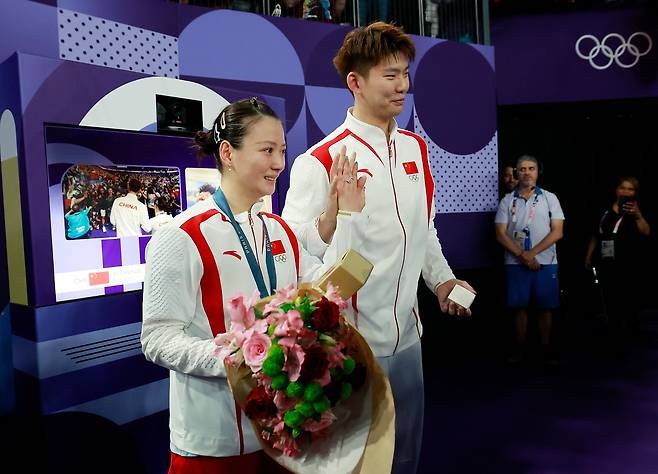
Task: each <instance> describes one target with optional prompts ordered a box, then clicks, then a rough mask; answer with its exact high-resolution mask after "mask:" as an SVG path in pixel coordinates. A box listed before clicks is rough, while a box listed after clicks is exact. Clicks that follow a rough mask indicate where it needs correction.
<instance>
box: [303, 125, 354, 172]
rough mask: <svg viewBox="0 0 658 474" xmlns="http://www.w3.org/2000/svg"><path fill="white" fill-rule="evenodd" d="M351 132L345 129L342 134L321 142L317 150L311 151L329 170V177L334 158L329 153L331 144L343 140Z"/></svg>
mask: <svg viewBox="0 0 658 474" xmlns="http://www.w3.org/2000/svg"><path fill="white" fill-rule="evenodd" d="M349 134H350V131H349V130H347V129H345V130H344V131H343V133H341V134H340V135H337V136H335V137H334V138H332V139H331V140H329V141H328V142H326V143H323V144H321V145H320V146H318V147H317V148H316V149H315V150H313V151H312V152H311V155H313V156H314V157H316V158H317V159H318V160H320V163H322V166H324V169H325V170H327V179H328V178H329V173H330V171H331V163H333V161H334V160H333V158H332V157H331V155H330V154H329V148H330V147H331V145H333V144H334V143H337V142H339V141H341V140H342V139H343V138H345V137H346V136H348V135H349Z"/></svg>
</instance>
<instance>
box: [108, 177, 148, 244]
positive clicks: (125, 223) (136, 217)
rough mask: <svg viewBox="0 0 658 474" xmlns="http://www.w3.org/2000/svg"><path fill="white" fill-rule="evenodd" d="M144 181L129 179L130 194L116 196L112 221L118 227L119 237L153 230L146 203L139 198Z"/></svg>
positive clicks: (111, 216) (111, 212)
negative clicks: (138, 194)
mask: <svg viewBox="0 0 658 474" xmlns="http://www.w3.org/2000/svg"><path fill="white" fill-rule="evenodd" d="M141 190H142V183H141V182H140V181H139V180H138V179H135V178H130V180H129V181H128V194H126V195H125V196H123V197H120V198H116V199H115V200H114V202H113V203H112V210H111V211H110V222H111V223H112V225H114V226H116V228H117V237H131V236H133V237H134V236H140V235H142V231H141V230H140V227H141V228H142V229H144V231H146V232H151V223H150V222H149V213H148V209H147V208H146V204H144V203H142V202H140V201H139V199H137V193H138V192H140V191H141Z"/></svg>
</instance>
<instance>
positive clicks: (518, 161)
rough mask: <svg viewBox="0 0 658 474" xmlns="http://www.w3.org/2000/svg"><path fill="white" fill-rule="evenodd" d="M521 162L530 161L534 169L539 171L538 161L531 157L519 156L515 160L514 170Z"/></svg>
mask: <svg viewBox="0 0 658 474" xmlns="http://www.w3.org/2000/svg"><path fill="white" fill-rule="evenodd" d="M522 161H532V162H533V163H534V164H535V167H536V168H537V170H539V160H538V159H537V158H535V157H534V156H532V155H521V156H519V158H518V159H517V160H516V169H518V168H519V166H520V165H521V162H522Z"/></svg>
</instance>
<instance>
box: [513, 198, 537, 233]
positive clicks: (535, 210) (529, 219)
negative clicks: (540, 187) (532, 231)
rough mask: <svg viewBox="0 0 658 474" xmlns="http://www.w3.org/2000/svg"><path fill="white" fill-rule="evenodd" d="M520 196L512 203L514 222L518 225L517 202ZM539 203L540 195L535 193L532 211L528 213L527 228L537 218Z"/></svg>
mask: <svg viewBox="0 0 658 474" xmlns="http://www.w3.org/2000/svg"><path fill="white" fill-rule="evenodd" d="M517 199H519V198H518V196H516V197H514V200H513V201H512V222H513V223H515V224H516V220H517V217H516V201H517ZM538 202H539V193H538V192H537V191H535V197H534V199H533V200H532V204H531V206H530V211H529V212H528V220H527V221H526V224H525V226H526V227H529V226H530V224H531V223H532V221H533V219H534V218H535V214H536V213H537V203H538Z"/></svg>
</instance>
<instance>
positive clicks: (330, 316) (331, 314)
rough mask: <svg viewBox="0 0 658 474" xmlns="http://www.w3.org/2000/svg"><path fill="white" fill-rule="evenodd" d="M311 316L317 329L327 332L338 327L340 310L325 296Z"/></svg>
mask: <svg viewBox="0 0 658 474" xmlns="http://www.w3.org/2000/svg"><path fill="white" fill-rule="evenodd" d="M311 315H312V318H313V326H314V327H315V329H317V330H318V331H324V332H326V331H330V330H332V329H333V328H335V327H336V326H338V320H339V317H340V308H339V307H338V305H337V304H336V303H332V302H331V301H329V300H328V299H327V298H325V297H324V296H323V297H322V299H321V300H320V302H319V303H318V304H317V306H316V309H315V311H313V313H311Z"/></svg>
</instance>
